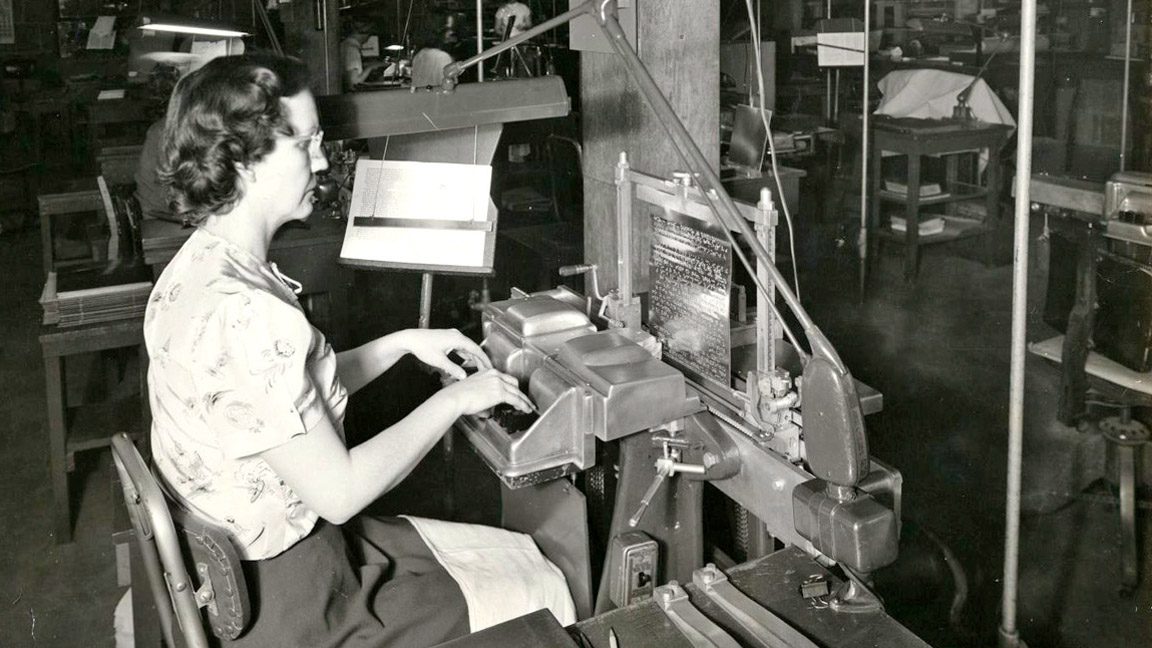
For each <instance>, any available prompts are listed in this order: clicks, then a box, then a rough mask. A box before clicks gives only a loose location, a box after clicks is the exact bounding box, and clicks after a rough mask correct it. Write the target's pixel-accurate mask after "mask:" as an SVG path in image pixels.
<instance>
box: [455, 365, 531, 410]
mask: <svg viewBox="0 0 1152 648" xmlns="http://www.w3.org/2000/svg"><path fill="white" fill-rule="evenodd" d="M457 368H458V367H457ZM436 396H439V397H441V398H448V399H450V400H451V402H452V405H453V407H455V409H456V411H457V413H458V414H459V415H461V416H462V415H464V414H479V413H480V412H483V411H484V410H487V409H491V408H493V407H495V406H497V405H499V404H501V403H508V404H509V405H511V406H512V407H515V408H516V409H518V410H520V411H521V412H531V411H533V409H534V408H533V407H532V401H530V400H528V397H527V396H525V395H524V392H522V391H520V387H519V385H517V384H516V379H515V378H513V377H512V376H509V375H508V374H506V373H502V372H500V371H497V370H495V369H485V370H484V371H480V372H477V373H475V374H472V375H471V376H469V377H467V378H465V379H464V380H461V381H459V382H455V383H452V384H451V385H448V386H447V387H445V388H444V389H441V390H440V391H439V392H437V394H436Z"/></svg>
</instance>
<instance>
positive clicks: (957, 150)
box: [868, 115, 1012, 281]
mask: <svg viewBox="0 0 1152 648" xmlns="http://www.w3.org/2000/svg"><path fill="white" fill-rule="evenodd" d="M870 130H871V133H870V135H871V137H872V148H871V159H870V160H869V164H870V165H871V166H870V173H869V175H870V182H871V192H870V194H869V197H870V198H871V200H872V204H871V207H870V209H869V212H870V214H869V218H868V230H869V231H868V244H869V247H870V250H869V252H868V258H869V259H870V260H874V259H875V258H876V254H875V252H878V251H879V239H881V238H884V239H886V240H890V241H893V242H896V243H903V245H904V278H905V280H906V281H912V280H914V279H915V278H916V274H917V271H918V267H919V263H920V246H921V245H927V244H930V243H943V242H947V241H955V240H958V239H962V238H967V237H972V236H984V235H986V234H987V233H988V232H989V231H990V230H991V229H992V227H993V225H994V224H995V223H996V221H997V220H998V219H999V216H1000V201H999V196H1000V149H1001V148H1003V146H1004V144H1005V142H1007V141H1008V136H1009V135H1010V134H1011V133H1012V127H1010V126H1006V125H1004V124H986V123H983V122H978V121H966V120H953V119H914V118H908V117H902V118H893V117H886V116H883V115H877V116H876V117H875V118H874V120H873V122H872V124H871V129H870ZM885 151H888V152H891V153H896V154H900V155H906V156H908V180H907V182H906V186H907V192H906V193H903V194H901V193H897V192H894V191H888V190H885V189H884V184H883V183H884V178H883V175H882V173H881V164H880V163H881V157H882V155H883V154H884V152H885ZM966 153H984V154H986V155H987V169H986V177H987V180H986V181H985V182H984V183H983V184H981V183H980V182H979V181H978V176H979V173H977V179H976V181H974V182H971V183H966V182H960V181H959V180H958V179H957V178H958V160H957V157H958V156H959V155H960V154H966ZM924 156H934V157H942V158H944V161H945V165H946V171H945V178H944V182H941V183H940V185H941V189H942V192H941V193H940V194H938V195H935V196H921V195H920V192H921V186H922V177H921V162H922V158H923V157H924ZM972 200H979V201H982V202H983V204H984V215H983V218H973V217H964V216H960V215H957V214H955V213H953V210H952V209H951V206H952V205H954V204H955V203H959V202H964V201H972ZM885 202H895V203H898V204H901V205H903V206H904V213H905V224H906V227H905V231H904V232H903V233H899V232H896V231H893V230H892V229H891V228H890V227H885V226H884V224H883V223H882V222H881V220H882V218H883V211H882V209H881V205H882V204H883V203H885ZM941 204H947V205H949V213H948V214H947V215H946V216H944V220H945V227H944V231H942V232H939V233H937V234H931V235H921V234H920V228H919V222H920V218H919V217H920V208H921V207H927V206H929V205H941Z"/></svg>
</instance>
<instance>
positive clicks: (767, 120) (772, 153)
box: [744, 0, 800, 301]
mask: <svg viewBox="0 0 1152 648" xmlns="http://www.w3.org/2000/svg"><path fill="white" fill-rule="evenodd" d="M744 6H745V7H746V8H747V9H748V23H749V27H750V28H751V34H750V36H751V38H752V49H753V51H754V52H755V54H756V87H757V88H758V89H759V91H760V106H759V108H760V120H761V121H762V122H764V132H765V134H766V135H767V137H768V154H769V159H771V161H772V179H773V180H775V182H776V191H777V194H776V195H777V196H778V197H779V202H780V206H781V208H782V211H783V212H784V220H785V221H786V222H787V223H788V253H789V254H790V255H791V256H792V287H793V290H795V292H796V299H797V301H799V300H800V269H799V264H798V262H797V260H796V228H795V227H793V225H792V212H791V210H789V209H788V201H787V200H785V199H784V186H783V183H781V182H780V171H779V170H778V168H779V165H778V164H777V163H776V143H775V142H774V141H773V137H772V125H771V121H772V120H771V117H770V116H769V114H768V113H767V111H766V109H765V107H764V67H763V65H762V59H761V58H760V20H759V16H757V15H756V14H755V13H754V12H753V10H752V0H744ZM758 11H759V8H757V13H758ZM749 103H751V101H749Z"/></svg>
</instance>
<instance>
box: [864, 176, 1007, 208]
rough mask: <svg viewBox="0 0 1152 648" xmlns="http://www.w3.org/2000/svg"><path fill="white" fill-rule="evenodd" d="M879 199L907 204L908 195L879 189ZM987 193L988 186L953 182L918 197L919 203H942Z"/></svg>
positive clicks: (980, 196) (974, 197) (922, 204)
mask: <svg viewBox="0 0 1152 648" xmlns="http://www.w3.org/2000/svg"><path fill="white" fill-rule="evenodd" d="M878 195H879V197H880V199H881V200H888V201H891V202H896V203H900V204H902V205H906V204H908V196H907V195H905V194H901V193H896V192H895V191H888V190H887V189H881V190H880V192H879V194H878ZM987 195H988V188H987V187H981V186H978V185H972V184H968V183H966V182H953V183H952V184H951V185H948V186H947V187H944V193H942V194H938V195H935V196H924V197H922V198H920V201H919V203H918V204H919V205H921V206H927V205H942V204H944V203H950V202H960V201H964V200H974V199H976V198H983V197H985V196H987Z"/></svg>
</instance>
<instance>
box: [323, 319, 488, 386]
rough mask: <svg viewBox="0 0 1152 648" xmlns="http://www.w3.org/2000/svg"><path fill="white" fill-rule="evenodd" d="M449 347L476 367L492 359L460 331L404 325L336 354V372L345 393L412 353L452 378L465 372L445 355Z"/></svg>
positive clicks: (370, 380) (485, 366) (485, 364)
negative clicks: (403, 328)
mask: <svg viewBox="0 0 1152 648" xmlns="http://www.w3.org/2000/svg"><path fill="white" fill-rule="evenodd" d="M452 351H456V352H458V353H459V354H460V355H461V356H462V357H463V358H464V359H465V361H466V362H469V363H471V364H472V365H474V366H475V367H477V368H478V369H489V368H491V366H492V363H491V362H490V361H489V360H488V356H486V355H485V354H484V351H483V350H482V349H481V348H480V346H479V345H477V344H476V343H475V342H473V341H472V340H469V339H468V338H467V337H465V336H464V334H463V333H461V332H460V331H457V330H455V329H408V330H406V331H399V332H397V333H392V334H390V335H385V336H384V337H380V338H376V339H375V340H372V341H371V342H369V343H367V344H364V345H362V346H359V347H356V348H355V349H349V350H348V351H343V352H341V353H337V354H336V374H337V375H338V376H339V377H340V382H341V383H343V384H344V388H345V389H347V390H348V393H349V394H354V393H356V392H357V391H358V390H359V389H360V388H361V387H363V386H364V385H367V384H368V383H370V382H372V381H373V380H375V379H376V378H377V377H378V376H379V375H380V374H382V373H384V372H385V371H387V370H388V369H389V368H390V367H391V366H392V365H394V364H396V361H397V360H399V359H400V358H402V357H404V355H405V354H408V353H411V354H412V355H415V356H416V357H417V358H418V359H419V360H420V361H421V362H423V363H424V364H427V365H430V366H432V367H433V368H436V369H439V370H440V371H443V372H444V373H446V374H448V375H449V376H451V377H453V378H456V379H458V380H459V379H463V378H464V376H465V372H464V370H463V369H461V368H460V367H459V366H458V365H456V363H454V362H452V361H451V360H449V359H448V354H449V353H451V352H452Z"/></svg>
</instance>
